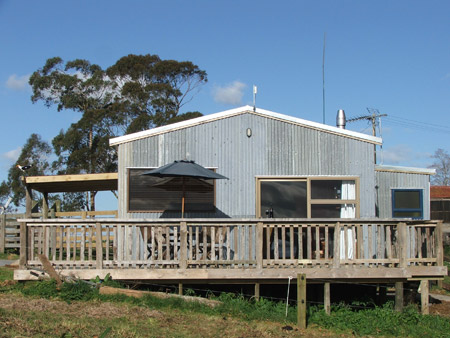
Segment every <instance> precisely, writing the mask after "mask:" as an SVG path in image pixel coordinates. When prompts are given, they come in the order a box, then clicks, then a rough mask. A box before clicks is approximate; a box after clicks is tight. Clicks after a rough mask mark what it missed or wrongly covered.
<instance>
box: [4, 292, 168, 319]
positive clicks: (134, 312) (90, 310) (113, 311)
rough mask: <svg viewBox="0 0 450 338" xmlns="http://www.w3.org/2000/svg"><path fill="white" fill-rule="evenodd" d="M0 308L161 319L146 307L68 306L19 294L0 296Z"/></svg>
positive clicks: (57, 301)
mask: <svg viewBox="0 0 450 338" xmlns="http://www.w3.org/2000/svg"><path fill="white" fill-rule="evenodd" d="M0 308H3V309H11V310H16V311H31V312H39V311H46V312H49V313H58V314H64V315H73V316H86V317H90V318H105V317H108V318H121V317H127V316H132V317H134V318H136V319H143V318H159V317H161V316H162V314H161V312H159V311H157V310H151V309H147V308H144V307H133V306H129V305H127V304H113V303H109V302H100V301H93V302H73V303H71V304H68V303H66V302H63V301H59V300H49V299H42V298H26V297H24V296H21V295H18V294H0Z"/></svg>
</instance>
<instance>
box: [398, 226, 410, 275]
mask: <svg viewBox="0 0 450 338" xmlns="http://www.w3.org/2000/svg"><path fill="white" fill-rule="evenodd" d="M397 228H398V238H397V246H398V247H397V252H398V253H399V256H398V258H399V259H400V267H402V268H404V267H406V266H407V258H408V256H407V254H408V253H407V249H406V241H407V233H406V223H403V222H400V223H398V225H397Z"/></svg>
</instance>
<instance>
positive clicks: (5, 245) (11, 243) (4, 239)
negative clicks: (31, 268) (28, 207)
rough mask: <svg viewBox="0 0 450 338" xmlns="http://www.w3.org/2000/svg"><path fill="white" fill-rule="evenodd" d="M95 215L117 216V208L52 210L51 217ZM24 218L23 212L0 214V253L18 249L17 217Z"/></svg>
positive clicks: (82, 217)
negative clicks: (104, 209)
mask: <svg viewBox="0 0 450 338" xmlns="http://www.w3.org/2000/svg"><path fill="white" fill-rule="evenodd" d="M32 216H33V217H35V218H40V217H42V214H41V213H33V214H32ZM96 216H103V217H105V216H112V217H117V210H109V211H74V212H55V211H52V213H51V217H52V218H55V217H59V218H67V217H71V218H81V219H86V218H89V217H96ZM21 218H25V214H3V215H0V253H5V250H7V249H12V250H19V249H20V223H19V222H18V221H17V220H18V219H21Z"/></svg>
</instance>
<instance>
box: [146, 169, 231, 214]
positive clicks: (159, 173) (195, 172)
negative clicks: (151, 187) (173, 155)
mask: <svg viewBox="0 0 450 338" xmlns="http://www.w3.org/2000/svg"><path fill="white" fill-rule="evenodd" d="M142 175H148V176H155V177H159V178H166V177H174V178H177V177H178V178H181V181H182V182H181V184H182V193H183V194H182V199H181V217H184V199H185V184H186V182H185V180H186V178H196V179H208V180H211V179H213V180H219V179H228V178H227V177H225V176H223V175H220V174H217V173H215V172H214V171H212V170H209V169H206V168H204V167H202V166H201V165H199V164H197V163H195V162H194V161H186V160H182V161H175V162H173V163H169V164H166V165H164V166H162V167H159V168H157V169H153V170H150V171H148V172H145V173H143V174H142Z"/></svg>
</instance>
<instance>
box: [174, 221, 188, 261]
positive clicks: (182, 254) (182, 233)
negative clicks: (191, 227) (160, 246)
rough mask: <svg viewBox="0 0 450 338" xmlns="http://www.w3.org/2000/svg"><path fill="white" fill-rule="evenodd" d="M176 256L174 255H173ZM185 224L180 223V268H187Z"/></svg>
mask: <svg viewBox="0 0 450 338" xmlns="http://www.w3.org/2000/svg"><path fill="white" fill-rule="evenodd" d="M175 257H176V256H175ZM187 260H188V258H187V225H186V222H181V223H180V269H186V268H187Z"/></svg>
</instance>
